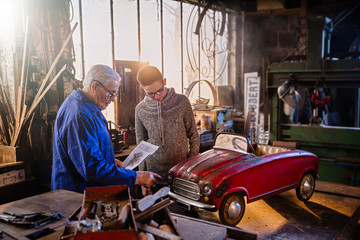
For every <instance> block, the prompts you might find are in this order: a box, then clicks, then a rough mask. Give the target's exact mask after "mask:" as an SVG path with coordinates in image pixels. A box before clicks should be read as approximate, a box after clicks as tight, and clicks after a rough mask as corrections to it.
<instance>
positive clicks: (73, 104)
mask: <svg viewBox="0 0 360 240" xmlns="http://www.w3.org/2000/svg"><path fill="white" fill-rule="evenodd" d="M119 80H120V76H119V75H118V74H117V73H116V72H115V71H114V70H113V69H111V68H110V67H108V66H105V65H95V66H93V67H92V68H91V69H90V70H89V72H88V73H87V74H86V77H85V79H84V82H83V86H84V88H83V89H78V90H76V91H75V90H74V91H73V92H72V93H71V95H70V96H68V97H67V98H66V100H65V101H64V102H63V104H62V105H61V107H60V109H59V111H58V113H57V116H56V121H55V127H54V142H53V170H52V179H51V189H52V190H56V189H67V190H71V191H76V192H81V193H82V192H83V191H84V189H85V188H86V187H94V186H106V185H128V186H129V187H132V186H133V185H134V184H138V185H142V186H145V187H151V186H152V185H153V184H155V183H156V181H157V180H158V179H161V177H160V176H159V175H157V174H155V173H153V172H148V171H138V172H135V171H132V170H127V169H124V168H122V164H121V162H120V161H118V160H115V157H114V151H113V148H112V143H111V139H110V135H109V133H108V129H107V121H106V119H105V117H104V116H103V114H102V113H101V110H104V109H105V108H106V107H107V106H108V105H109V104H110V103H111V102H113V101H114V100H115V98H116V96H117V91H118V88H119Z"/></svg>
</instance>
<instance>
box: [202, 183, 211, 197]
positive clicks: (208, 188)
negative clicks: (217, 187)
mask: <svg viewBox="0 0 360 240" xmlns="http://www.w3.org/2000/svg"><path fill="white" fill-rule="evenodd" d="M211 193H212V187H211V185H210V184H207V183H206V184H204V186H203V194H204V195H205V196H210V195H211Z"/></svg>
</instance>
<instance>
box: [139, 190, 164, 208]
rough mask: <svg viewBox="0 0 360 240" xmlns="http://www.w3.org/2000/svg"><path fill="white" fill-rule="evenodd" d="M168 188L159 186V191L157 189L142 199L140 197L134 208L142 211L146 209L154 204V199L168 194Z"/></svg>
mask: <svg viewBox="0 0 360 240" xmlns="http://www.w3.org/2000/svg"><path fill="white" fill-rule="evenodd" d="M169 191H170V188H169V187H163V188H161V189H160V190H159V191H157V192H156V193H155V194H153V195H148V196H146V197H144V198H142V199H140V200H139V201H138V202H137V203H136V208H137V209H138V210H139V211H140V212H143V211H145V210H146V209H148V208H149V207H151V206H152V205H154V203H155V202H156V200H158V199H159V198H162V197H165V196H167V195H168V194H169Z"/></svg>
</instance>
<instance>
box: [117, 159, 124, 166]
mask: <svg viewBox="0 0 360 240" xmlns="http://www.w3.org/2000/svg"><path fill="white" fill-rule="evenodd" d="M115 166H117V167H121V168H124V165H123V163H122V161H120V160H118V159H116V158H115Z"/></svg>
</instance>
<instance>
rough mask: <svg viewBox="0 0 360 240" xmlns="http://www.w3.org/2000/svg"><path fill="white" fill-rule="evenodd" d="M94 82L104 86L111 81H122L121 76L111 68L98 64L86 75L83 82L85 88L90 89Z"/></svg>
mask: <svg viewBox="0 0 360 240" xmlns="http://www.w3.org/2000/svg"><path fill="white" fill-rule="evenodd" d="M94 80H97V81H99V82H101V83H103V84H107V83H108V82H109V81H116V82H118V81H120V76H119V74H118V73H117V72H115V71H114V70H113V69H112V68H111V67H109V66H106V65H102V64H97V65H94V66H92V67H91V68H90V70H89V71H88V72H87V73H86V76H85V79H84V82H83V86H84V88H89V87H90V85H91V83H92V82H93V81H94Z"/></svg>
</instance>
